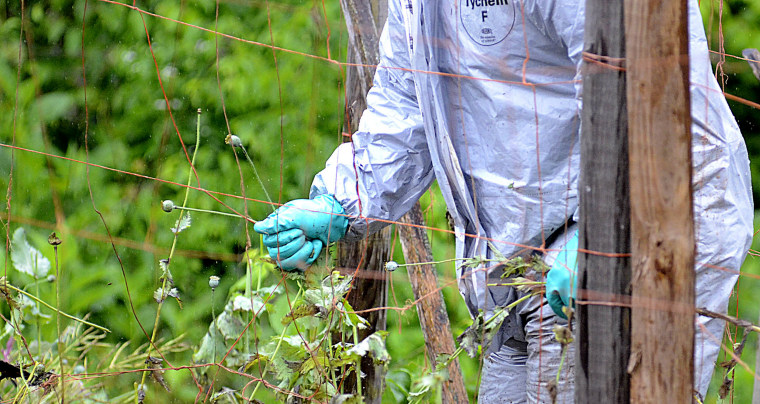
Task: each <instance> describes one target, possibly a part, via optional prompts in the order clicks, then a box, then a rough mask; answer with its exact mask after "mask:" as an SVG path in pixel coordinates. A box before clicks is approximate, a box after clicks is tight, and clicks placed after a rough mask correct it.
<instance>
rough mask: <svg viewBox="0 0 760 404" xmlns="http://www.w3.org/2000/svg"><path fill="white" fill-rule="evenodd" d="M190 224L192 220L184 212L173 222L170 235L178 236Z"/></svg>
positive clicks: (188, 213)
mask: <svg viewBox="0 0 760 404" xmlns="http://www.w3.org/2000/svg"><path fill="white" fill-rule="evenodd" d="M191 224H192V219H191V218H190V212H185V213H184V214H183V215H182V216H180V218H179V220H177V221H176V222H174V227H172V233H174V234H179V232H181V231H182V230H185V229H187V228H188V227H190V225H191Z"/></svg>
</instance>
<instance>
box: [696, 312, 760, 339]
mask: <svg viewBox="0 0 760 404" xmlns="http://www.w3.org/2000/svg"><path fill="white" fill-rule="evenodd" d="M697 314H701V315H703V316H706V317H711V318H717V319H720V320H723V321H727V322H729V323H731V324H733V325H735V326H737V327H742V328H746V329H749V330H752V331H754V332H757V333H760V327H758V326H757V325H755V324H753V323H751V322H749V321H746V320H741V319H738V318H736V317H731V316H729V315H727V314H721V313H716V312H714V311H710V310H707V309H706V308H704V307H698V308H697Z"/></svg>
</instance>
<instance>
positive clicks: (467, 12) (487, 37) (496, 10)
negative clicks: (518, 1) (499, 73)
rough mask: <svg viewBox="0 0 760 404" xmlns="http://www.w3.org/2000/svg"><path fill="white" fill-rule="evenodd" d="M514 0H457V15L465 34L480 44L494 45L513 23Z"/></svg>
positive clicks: (502, 38)
mask: <svg viewBox="0 0 760 404" xmlns="http://www.w3.org/2000/svg"><path fill="white" fill-rule="evenodd" d="M514 1H515V0H459V17H460V19H461V20H462V25H463V26H464V30H465V31H466V32H467V35H469V36H470V38H472V40H473V41H475V42H476V43H478V44H480V45H484V46H489V45H496V44H497V43H499V42H501V41H503V40H504V38H506V37H507V35H509V33H510V32H511V31H512V28H513V27H514V25H515V5H514Z"/></svg>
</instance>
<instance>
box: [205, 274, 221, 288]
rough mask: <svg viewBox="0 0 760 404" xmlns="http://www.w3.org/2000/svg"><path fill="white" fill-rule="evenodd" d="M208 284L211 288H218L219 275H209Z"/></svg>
mask: <svg viewBox="0 0 760 404" xmlns="http://www.w3.org/2000/svg"><path fill="white" fill-rule="evenodd" d="M208 286H210V287H211V289H212V290H213V289H216V287H217V286H219V277H218V276H214V275H211V276H209V277H208Z"/></svg>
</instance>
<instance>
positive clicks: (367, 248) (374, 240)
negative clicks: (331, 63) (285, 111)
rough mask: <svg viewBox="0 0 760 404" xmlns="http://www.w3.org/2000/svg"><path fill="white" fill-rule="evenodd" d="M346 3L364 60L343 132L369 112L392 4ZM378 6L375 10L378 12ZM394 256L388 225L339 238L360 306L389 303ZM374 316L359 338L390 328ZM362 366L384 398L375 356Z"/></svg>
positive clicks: (351, 73)
mask: <svg viewBox="0 0 760 404" xmlns="http://www.w3.org/2000/svg"><path fill="white" fill-rule="evenodd" d="M340 4H341V8H342V9H343V14H344V16H345V20H346V26H347V27H348V36H349V49H348V56H347V60H348V61H349V62H353V63H359V64H361V65H362V66H361V67H347V70H346V88H347V99H346V121H345V122H344V132H346V133H352V132H353V131H354V130H355V129H356V128H357V127H358V126H359V119H360V118H361V114H362V112H363V111H364V109H365V107H366V105H367V101H366V96H367V92H368V91H369V89H370V87H371V86H372V78H373V76H374V73H375V69H374V67H373V66H376V65H377V63H378V61H379V57H378V38H379V37H380V28H379V27H382V24H383V23H384V21H377V20H376V19H375V17H374V16H376V15H385V12H383V13H382V14H381V13H378V10H383V9H384V8H387V2H386V1H384V0H370V1H360V0H341V2H340ZM373 10H374V12H373ZM389 255H390V229H385V230H383V231H380V232H378V233H376V234H373V235H371V236H369V237H368V238H367V239H365V240H362V241H359V242H345V241H344V242H340V243H338V249H337V261H338V267H339V268H340V269H341V270H342V271H343V272H348V273H355V272H356V273H358V274H359V275H358V276H357V277H356V279H355V281H354V290H352V291H351V293H350V294H349V296H348V301H349V303H350V304H351V306H352V307H353V308H354V310H356V311H361V310H366V309H371V308H375V307H382V306H386V302H387V296H388V284H387V282H386V273H385V270H384V264H385V262H386V261H388V259H389ZM362 316H363V317H364V318H365V319H367V321H369V323H370V326H369V327H367V329H364V330H360V331H359V339H364V338H366V337H367V336H368V335H370V334H372V333H373V332H375V331H378V330H385V325H386V313H385V311H384V310H379V311H372V312H368V313H364V314H362ZM361 371H362V373H364V374H365V375H366V376H365V377H364V378H363V379H362V392H361V395H362V396H363V397H364V402H365V403H367V404H373V403H378V404H379V403H380V402H381V401H382V396H383V388H384V387H385V372H384V367H383V366H376V365H375V364H374V363H373V361H372V358H369V357H365V358H363V359H362V363H361ZM344 387H345V388H346V390H347V391H356V379H355V378H353V377H350V378H348V379H347V380H346V381H345V385H344Z"/></svg>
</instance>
